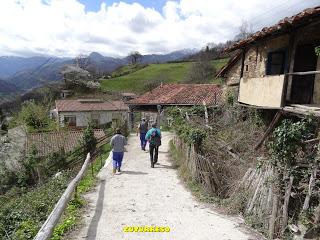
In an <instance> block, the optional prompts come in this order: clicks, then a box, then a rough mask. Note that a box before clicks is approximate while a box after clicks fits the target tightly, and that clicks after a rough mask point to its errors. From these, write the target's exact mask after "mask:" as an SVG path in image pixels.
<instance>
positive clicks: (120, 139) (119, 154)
mask: <svg viewBox="0 0 320 240" xmlns="http://www.w3.org/2000/svg"><path fill="white" fill-rule="evenodd" d="M126 144H127V142H126V138H125V137H124V136H123V135H122V134H121V129H120V128H117V129H116V134H115V135H114V136H113V137H112V138H111V141H110V145H111V146H112V163H113V174H115V173H116V171H117V170H118V172H121V163H122V159H123V153H124V146H125V145H126Z"/></svg>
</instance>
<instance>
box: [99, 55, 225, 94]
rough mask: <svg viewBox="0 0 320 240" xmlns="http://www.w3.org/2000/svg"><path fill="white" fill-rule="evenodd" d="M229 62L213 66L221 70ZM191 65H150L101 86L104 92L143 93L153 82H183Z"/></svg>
mask: <svg viewBox="0 0 320 240" xmlns="http://www.w3.org/2000/svg"><path fill="white" fill-rule="evenodd" d="M227 61H228V59H219V60H214V61H212V64H213V65H214V67H215V68H216V69H217V70H219V69H220V68H221V67H222V66H224V65H225V64H226V63H227ZM191 65H192V63H191V62H182V63H164V64H150V65H149V66H147V67H145V68H143V69H140V70H138V71H135V72H133V73H131V74H128V75H125V76H121V77H116V78H112V79H104V80H102V82H101V85H102V88H103V89H104V90H110V91H119V92H126V91H129V92H136V93H141V92H143V91H144V90H145V85H146V84H148V83H149V82H152V81H157V82H163V83H178V82H183V81H184V80H185V79H186V77H187V75H188V72H189V70H190V67H191Z"/></svg>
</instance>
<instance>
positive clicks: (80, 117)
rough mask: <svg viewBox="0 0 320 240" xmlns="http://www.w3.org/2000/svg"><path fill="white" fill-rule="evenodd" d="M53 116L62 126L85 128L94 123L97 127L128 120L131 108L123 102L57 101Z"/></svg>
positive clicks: (92, 100) (96, 100)
mask: <svg viewBox="0 0 320 240" xmlns="http://www.w3.org/2000/svg"><path fill="white" fill-rule="evenodd" d="M55 103H56V107H55V109H54V110H52V111H51V116H53V117H54V118H56V119H57V120H58V121H59V123H60V125H61V126H69V127H73V128H83V127H86V126H88V124H89V123H90V122H93V123H94V125H95V126H96V127H99V126H103V125H107V124H110V123H112V122H113V121H118V120H121V119H123V120H126V119H127V116H128V110H129V108H128V107H127V105H125V104H124V102H123V101H103V100H99V99H78V100H57V101H56V102H55Z"/></svg>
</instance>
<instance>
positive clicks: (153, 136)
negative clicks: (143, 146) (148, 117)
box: [146, 123, 161, 168]
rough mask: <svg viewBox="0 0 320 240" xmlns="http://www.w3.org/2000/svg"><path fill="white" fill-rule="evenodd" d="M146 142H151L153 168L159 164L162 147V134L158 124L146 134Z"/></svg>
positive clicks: (153, 125) (154, 124)
mask: <svg viewBox="0 0 320 240" xmlns="http://www.w3.org/2000/svg"><path fill="white" fill-rule="evenodd" d="M146 140H147V141H149V151H150V162H151V167H152V168H154V164H156V163H157V162H158V153H159V147H160V146H161V132H160V129H159V128H157V124H156V123H153V124H152V128H151V129H150V130H149V131H148V132H147V134H146Z"/></svg>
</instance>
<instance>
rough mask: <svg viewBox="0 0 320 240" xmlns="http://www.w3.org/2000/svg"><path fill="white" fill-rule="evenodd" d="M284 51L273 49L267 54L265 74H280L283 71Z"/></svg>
mask: <svg viewBox="0 0 320 240" xmlns="http://www.w3.org/2000/svg"><path fill="white" fill-rule="evenodd" d="M285 56H286V52H285V51H284V50H282V51H275V52H270V53H269V54H268V62H267V75H280V74H283V73H284V66H285Z"/></svg>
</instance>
